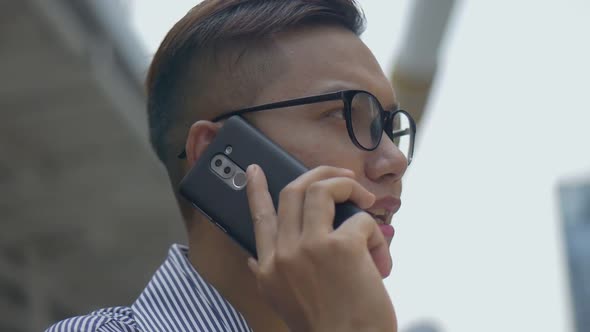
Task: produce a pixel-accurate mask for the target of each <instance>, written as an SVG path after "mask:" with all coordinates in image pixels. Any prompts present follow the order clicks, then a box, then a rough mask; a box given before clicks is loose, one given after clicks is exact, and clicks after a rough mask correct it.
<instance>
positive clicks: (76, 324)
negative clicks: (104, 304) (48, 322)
mask: <svg viewBox="0 0 590 332" xmlns="http://www.w3.org/2000/svg"><path fill="white" fill-rule="evenodd" d="M58 331H59V332H139V330H138V329H137V324H136V323H135V320H134V319H133V312H132V311H131V308H129V307H112V308H106V309H100V310H96V311H94V312H92V313H90V314H88V315H84V316H77V317H72V318H68V319H65V320H62V321H60V322H57V323H55V324H53V325H52V326H50V327H49V328H48V329H47V330H45V332H58Z"/></svg>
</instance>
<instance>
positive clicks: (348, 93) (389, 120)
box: [177, 90, 416, 165]
mask: <svg viewBox="0 0 590 332" xmlns="http://www.w3.org/2000/svg"><path fill="white" fill-rule="evenodd" d="M359 93H365V94H368V95H369V96H371V97H373V98H374V99H375V100H376V101H377V105H378V106H379V114H380V116H381V121H382V123H383V125H382V127H383V131H384V132H385V134H386V135H387V136H388V137H389V139H391V140H392V141H393V139H394V138H395V137H400V136H404V135H408V130H409V131H411V133H409V135H410V146H409V148H408V155H407V156H406V158H407V159H408V165H410V164H411V163H412V157H413V156H414V141H415V137H416V122H415V121H414V118H412V116H411V115H410V114H409V113H408V112H406V111H404V110H402V109H397V108H396V109H394V110H392V111H385V110H384V109H383V106H381V103H380V102H379V99H377V97H375V96H374V95H373V94H372V93H370V92H367V91H364V90H342V91H337V92H331V93H326V94H321V95H315V96H308V97H302V98H295V99H289V100H283V101H277V102H272V103H268V104H262V105H257V106H251V107H246V108H242V109H239V110H236V111H231V112H228V113H224V114H221V115H219V116H216V117H215V118H213V119H212V120H211V122H218V121H221V120H225V119H227V118H230V117H232V116H234V115H242V114H247V113H253V112H260V111H268V110H273V109H278V108H285V107H292V106H302V105H309V104H315V103H321V102H326V101H334V100H342V102H343V103H344V119H345V121H346V129H347V131H348V137H349V138H350V139H351V141H352V143H353V144H354V145H355V146H356V147H357V148H359V149H361V150H364V151H374V150H375V149H377V148H378V147H379V144H381V139H382V138H383V135H381V136H379V141H377V144H375V146H374V147H373V148H371V149H368V148H366V147H364V146H362V144H360V142H359V141H358V139H357V138H356V135H355V134H354V130H353V128H352V114H351V113H352V100H353V98H354V96H355V95H357V94H359ZM397 113H402V114H404V115H405V116H406V117H407V118H408V120H409V122H410V127H409V128H406V129H402V130H398V131H397V132H395V133H394V132H393V128H389V127H390V126H391V125H392V124H393V117H394V116H395V115H396V114H397ZM388 130H389V131H391V136H390V135H389V133H388ZM394 135H396V136H394ZM177 157H178V158H179V159H185V158H186V149H183V150H182V152H181V153H180V154H178V156H177Z"/></svg>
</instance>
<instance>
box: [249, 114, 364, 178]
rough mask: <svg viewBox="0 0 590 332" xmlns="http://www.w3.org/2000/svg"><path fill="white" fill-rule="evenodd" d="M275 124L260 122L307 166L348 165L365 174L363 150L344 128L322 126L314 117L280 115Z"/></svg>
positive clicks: (265, 129) (343, 166) (265, 131)
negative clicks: (304, 119)
mask: <svg viewBox="0 0 590 332" xmlns="http://www.w3.org/2000/svg"><path fill="white" fill-rule="evenodd" d="M281 120H282V121H273V123H272V125H270V124H268V123H265V124H262V123H261V124H260V126H261V127H260V128H264V129H263V132H264V133H265V134H267V135H268V136H269V137H270V138H271V139H272V140H273V141H274V142H276V143H278V144H279V145H280V146H281V147H282V148H283V149H285V150H286V151H287V152H289V153H290V154H292V155H293V156H294V157H295V158H297V159H298V160H300V161H301V162H302V163H303V164H304V165H305V166H307V167H308V168H314V167H317V166H320V165H328V166H334V167H342V168H347V169H350V170H352V171H354V172H355V173H356V174H357V175H358V174H363V173H364V169H363V165H364V159H363V152H362V151H360V150H359V149H358V148H356V147H355V146H354V145H353V143H352V142H351V141H350V138H349V137H348V134H347V133H346V132H345V129H344V132H341V131H342V128H337V127H331V126H322V125H318V124H317V123H313V121H303V120H301V119H289V120H288V121H285V120H286V119H284V118H283V119H281Z"/></svg>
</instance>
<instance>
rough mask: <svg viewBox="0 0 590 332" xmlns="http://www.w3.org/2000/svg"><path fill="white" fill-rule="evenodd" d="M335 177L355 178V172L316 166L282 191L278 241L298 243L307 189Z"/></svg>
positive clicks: (279, 207) (287, 244) (281, 242)
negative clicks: (318, 182) (313, 184)
mask: <svg viewBox="0 0 590 332" xmlns="http://www.w3.org/2000/svg"><path fill="white" fill-rule="evenodd" d="M333 177H349V178H354V172H352V171H351V170H348V169H344V168H337V167H331V166H320V167H316V168H314V169H312V170H310V171H307V172H305V173H304V174H302V175H301V176H299V177H298V178H297V179H295V180H294V181H293V182H291V183H290V184H289V185H287V186H286V187H285V188H284V189H283V190H282V191H281V195H280V198H279V206H278V211H277V212H278V219H279V225H278V234H277V243H280V244H281V246H285V247H290V246H293V245H296V243H297V240H298V239H299V237H300V236H301V231H302V218H303V203H304V198H305V191H306V190H307V188H308V187H309V186H310V185H311V184H312V183H315V182H317V181H321V180H325V179H329V178H333Z"/></svg>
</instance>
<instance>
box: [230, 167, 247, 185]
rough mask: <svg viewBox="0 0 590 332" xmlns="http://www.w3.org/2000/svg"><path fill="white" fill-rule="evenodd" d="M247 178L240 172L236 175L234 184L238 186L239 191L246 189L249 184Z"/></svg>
mask: <svg viewBox="0 0 590 332" xmlns="http://www.w3.org/2000/svg"><path fill="white" fill-rule="evenodd" d="M247 179H248V178H247V177H246V173H244V172H241V171H238V172H236V174H235V175H234V178H233V182H234V186H236V187H237V188H239V189H242V188H244V186H245V185H246V182H247Z"/></svg>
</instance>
